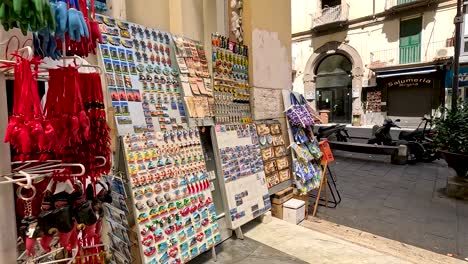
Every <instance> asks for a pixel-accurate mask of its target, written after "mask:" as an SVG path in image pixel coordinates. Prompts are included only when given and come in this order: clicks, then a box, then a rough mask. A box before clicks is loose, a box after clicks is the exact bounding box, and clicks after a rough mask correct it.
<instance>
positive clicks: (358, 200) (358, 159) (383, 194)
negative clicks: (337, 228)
mask: <svg viewBox="0 0 468 264" xmlns="http://www.w3.org/2000/svg"><path fill="white" fill-rule="evenodd" d="M335 159H336V160H335V162H334V163H333V164H332V165H331V169H332V172H334V175H335V176H336V178H337V180H338V182H337V185H338V189H339V190H340V192H341V196H342V198H343V200H342V202H341V204H340V205H339V206H338V208H336V209H327V208H324V207H320V208H319V212H318V217H319V218H322V219H326V220H328V221H331V222H334V223H337V224H341V225H345V226H349V227H352V228H356V229H359V230H363V231H366V232H369V233H373V234H376V235H379V236H383V237H386V238H390V239H393V240H397V241H400V242H404V243H406V244H410V245H414V246H417V247H421V248H424V249H428V250H431V251H434V252H437V253H441V254H444V255H447V254H453V255H454V256H455V257H458V258H461V259H464V258H466V257H468V202H466V201H460V200H455V199H449V198H447V197H446V196H445V195H444V194H443V189H444V188H445V186H446V180H447V176H446V167H445V166H446V164H445V162H444V161H436V162H433V163H430V164H427V163H418V164H416V165H405V166H401V165H400V166H399V165H392V164H390V158H389V157H387V156H373V155H368V154H360V153H349V152H342V151H336V152H335Z"/></svg>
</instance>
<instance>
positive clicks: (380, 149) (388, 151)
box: [329, 141, 407, 165]
mask: <svg viewBox="0 0 468 264" xmlns="http://www.w3.org/2000/svg"><path fill="white" fill-rule="evenodd" d="M329 143H330V147H331V148H332V149H333V150H342V151H349V152H359V153H368V154H377V155H391V156H392V157H391V161H392V163H393V164H398V165H404V164H406V162H407V147H406V146H405V145H400V146H383V145H372V144H364V143H352V142H338V141H329Z"/></svg>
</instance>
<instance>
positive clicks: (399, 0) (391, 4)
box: [385, 0, 430, 10]
mask: <svg viewBox="0 0 468 264" xmlns="http://www.w3.org/2000/svg"><path fill="white" fill-rule="evenodd" d="M428 1H430V0H386V2H385V10H388V9H392V8H396V7H399V6H407V7H411V6H412V5H410V3H414V4H417V3H421V4H424V2H428Z"/></svg>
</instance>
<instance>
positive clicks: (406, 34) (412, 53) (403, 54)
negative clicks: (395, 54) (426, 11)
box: [400, 17, 422, 64]
mask: <svg viewBox="0 0 468 264" xmlns="http://www.w3.org/2000/svg"><path fill="white" fill-rule="evenodd" d="M421 30H422V17H418V18H413V19H408V20H403V21H400V64H407V63H415V62H420V61H421Z"/></svg>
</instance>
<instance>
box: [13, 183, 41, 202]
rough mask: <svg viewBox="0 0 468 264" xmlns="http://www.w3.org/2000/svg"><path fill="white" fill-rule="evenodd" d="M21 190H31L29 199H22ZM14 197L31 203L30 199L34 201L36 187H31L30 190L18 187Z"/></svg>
mask: <svg viewBox="0 0 468 264" xmlns="http://www.w3.org/2000/svg"><path fill="white" fill-rule="evenodd" d="M23 189H28V190H32V195H31V196H30V197H24V196H23V194H22V193H21V191H22V190H23ZM16 195H17V196H18V197H19V198H20V199H22V200H24V201H31V200H32V199H34V196H36V187H34V185H31V188H26V187H23V186H19V187H18V189H17V190H16Z"/></svg>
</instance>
